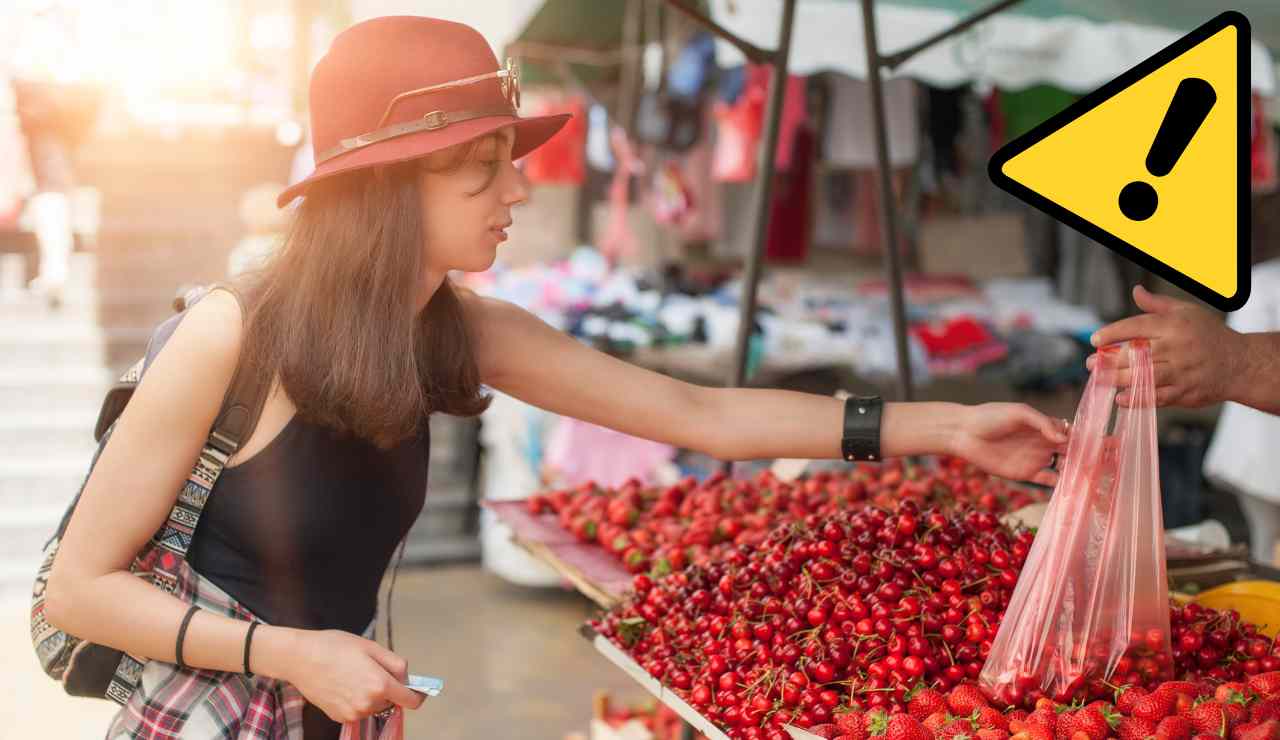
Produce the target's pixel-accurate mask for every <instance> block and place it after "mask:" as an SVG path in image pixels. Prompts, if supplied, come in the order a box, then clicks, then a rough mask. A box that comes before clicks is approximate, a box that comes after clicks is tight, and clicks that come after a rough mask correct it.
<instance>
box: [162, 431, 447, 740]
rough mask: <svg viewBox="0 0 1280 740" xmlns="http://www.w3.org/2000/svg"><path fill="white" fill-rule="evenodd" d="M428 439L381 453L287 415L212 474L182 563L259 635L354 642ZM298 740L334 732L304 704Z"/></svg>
mask: <svg viewBox="0 0 1280 740" xmlns="http://www.w3.org/2000/svg"><path fill="white" fill-rule="evenodd" d="M430 447H431V434H430V430H429V428H428V426H427V423H426V421H425V420H424V421H423V423H422V431H421V432H420V433H419V434H418V435H417V436H414V437H411V438H409V439H407V440H405V441H404V442H402V443H401V444H400V445H398V446H397V447H395V448H393V449H390V450H379V449H378V448H377V447H376V446H375V445H373V444H372V443H369V442H366V441H364V440H361V439H356V438H353V437H340V436H338V435H335V434H334V433H333V432H332V431H330V430H329V429H327V428H325V427H322V426H320V425H317V424H312V423H309V422H307V421H304V420H303V419H301V418H300V417H298V416H297V415H296V414H295V415H294V417H293V418H292V419H290V420H289V423H288V424H286V425H285V427H284V429H282V430H281V431H280V433H279V434H278V435H276V437H275V438H274V439H272V440H271V441H270V442H269V443H267V445H266V446H265V447H263V448H262V449H261V450H259V451H258V453H257V454H256V455H254V456H253V457H251V458H249V459H248V460H246V461H245V462H244V463H242V464H240V465H236V466H235V467H233V468H227V469H225V470H223V471H222V476H221V477H219V478H218V482H217V485H215V486H214V489H213V493H212V494H211V495H210V496H209V502H208V503H207V504H206V505H205V508H204V513H203V514H202V515H201V517H200V525H199V527H198V529H197V530H196V535H195V538H194V540H193V541H192V543H191V548H190V549H189V550H188V553H187V557H188V561H189V562H190V563H191V565H192V567H194V568H195V569H196V571H197V572H198V573H200V574H201V575H203V576H204V577H206V578H208V579H209V580H211V581H213V582H214V583H216V584H217V585H218V586H219V587H220V588H221V589H222V590H224V591H226V592H227V593H228V594H230V595H231V596H232V597H234V598H235V599H236V600H237V601H239V602H240V603H241V604H243V605H244V606H245V607H246V608H247V609H248V610H249V611H251V612H253V613H254V614H256V615H257V616H258V618H259V619H262V620H263V621H265V622H266V623H268V624H274V625H278V626H282V627H296V628H299V629H339V630H345V631H347V632H353V633H356V634H361V633H362V632H363V631H364V629H365V628H366V627H367V626H368V625H369V622H370V621H372V620H373V617H374V614H375V611H376V609H377V599H378V586H379V584H380V583H381V580H382V574H383V573H384V572H385V571H386V569H387V564H388V563H389V562H390V560H391V556H392V554H393V553H394V552H395V548H396V546H397V545H398V544H399V543H400V540H401V539H402V538H404V536H405V535H406V534H407V533H408V531H409V528H410V527H411V526H412V525H413V522H414V520H415V519H417V518H418V513H419V512H420V511H422V505H423V502H424V501H425V500H426V493H427V457H428V453H429V452H430ZM302 724H303V737H304V738H306V739H307V740H312V739H313V738H314V739H316V740H337V738H338V736H339V735H340V731H341V726H340V725H339V724H338V723H336V722H333V721H331V720H330V719H329V718H328V717H326V716H325V714H324V713H323V712H322V711H320V710H319V709H318V708H317V707H315V706H314V705H312V704H311V703H310V702H307V703H306V704H304V705H303V710H302Z"/></svg>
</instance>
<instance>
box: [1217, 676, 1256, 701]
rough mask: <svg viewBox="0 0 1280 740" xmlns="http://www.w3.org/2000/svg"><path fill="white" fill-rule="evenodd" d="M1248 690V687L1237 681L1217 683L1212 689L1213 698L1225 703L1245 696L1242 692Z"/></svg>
mask: <svg viewBox="0 0 1280 740" xmlns="http://www.w3.org/2000/svg"><path fill="white" fill-rule="evenodd" d="M1248 690H1249V687H1247V686H1245V685H1244V684H1243V683H1241V682H1239V681H1227V682H1226V683H1224V684H1219V685H1218V688H1216V689H1214V691H1213V698H1214V699H1217V700H1218V701H1220V702H1222V703H1223V704H1226V703H1227V702H1229V701H1236V700H1237V699H1243V698H1245V696H1244V693H1245V692H1246V691H1248Z"/></svg>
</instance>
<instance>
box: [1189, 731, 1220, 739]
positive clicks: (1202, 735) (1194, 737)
mask: <svg viewBox="0 0 1280 740" xmlns="http://www.w3.org/2000/svg"><path fill="white" fill-rule="evenodd" d="M1191 740H1222V738H1221V737H1218V736H1217V735H1206V734H1205V733H1203V732H1202V733H1200V734H1199V735H1192V736H1191Z"/></svg>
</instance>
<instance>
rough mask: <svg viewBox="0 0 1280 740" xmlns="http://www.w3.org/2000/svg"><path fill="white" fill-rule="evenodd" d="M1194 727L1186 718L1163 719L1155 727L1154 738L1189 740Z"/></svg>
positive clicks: (1161, 739)
mask: <svg viewBox="0 0 1280 740" xmlns="http://www.w3.org/2000/svg"><path fill="white" fill-rule="evenodd" d="M1194 733H1195V727H1194V726H1193V725H1192V724H1191V720H1189V719H1187V718H1186V717H1179V716H1173V717H1165V718H1164V719H1162V720H1160V724H1158V725H1156V737H1158V738H1160V740H1191V736H1192V735H1193V734H1194Z"/></svg>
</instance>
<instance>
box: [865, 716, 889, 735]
mask: <svg viewBox="0 0 1280 740" xmlns="http://www.w3.org/2000/svg"><path fill="white" fill-rule="evenodd" d="M866 728H867V729H866V732H867V734H868V735H871V736H880V735H883V734H884V733H885V731H886V730H888V729H889V715H887V714H885V711H884V710H883V709H877V710H876V711H874V712H871V713H870V714H868V715H867V721H866Z"/></svg>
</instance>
